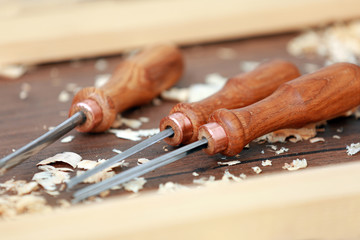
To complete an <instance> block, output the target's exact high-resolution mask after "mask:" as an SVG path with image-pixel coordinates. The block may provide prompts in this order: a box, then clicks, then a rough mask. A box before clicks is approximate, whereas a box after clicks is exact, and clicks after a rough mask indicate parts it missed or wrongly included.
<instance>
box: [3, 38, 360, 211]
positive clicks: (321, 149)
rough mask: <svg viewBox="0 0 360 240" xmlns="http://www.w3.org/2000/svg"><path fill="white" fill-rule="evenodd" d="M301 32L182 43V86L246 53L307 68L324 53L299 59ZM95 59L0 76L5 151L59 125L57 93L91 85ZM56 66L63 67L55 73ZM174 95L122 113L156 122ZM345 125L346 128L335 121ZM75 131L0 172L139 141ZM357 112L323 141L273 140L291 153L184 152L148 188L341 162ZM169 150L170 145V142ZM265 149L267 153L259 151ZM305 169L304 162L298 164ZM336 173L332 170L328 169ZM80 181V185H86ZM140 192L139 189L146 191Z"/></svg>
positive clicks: (232, 68) (21, 173) (355, 134)
mask: <svg viewBox="0 0 360 240" xmlns="http://www.w3.org/2000/svg"><path fill="white" fill-rule="evenodd" d="M294 36H295V34H286V35H278V36H270V37H264V38H253V39H245V40H241V41H234V42H225V43H218V44H210V45H204V46H194V47H189V48H185V49H183V53H184V56H185V63H186V69H185V74H184V76H183V78H182V79H181V81H180V82H179V83H178V86H180V87H186V86H189V85H190V84H191V83H195V82H203V80H204V77H205V75H206V74H209V73H214V72H217V73H220V74H222V75H224V76H226V77H231V76H234V75H235V74H238V73H240V68H239V65H240V62H241V61H245V60H251V61H261V60H263V59H273V58H284V59H287V60H290V61H293V62H294V63H295V64H296V65H297V66H298V67H299V68H300V69H301V71H302V72H304V66H305V65H304V64H305V63H318V64H322V63H323V60H321V59H306V58H302V59H296V58H294V57H291V56H289V55H288V54H287V52H286V44H287V42H288V41H289V40H290V39H291V38H292V37H294ZM223 47H228V48H232V49H234V50H235V51H236V53H237V56H236V57H235V58H234V59H231V60H223V59H220V58H219V56H218V52H219V49H220V48H223ZM120 60H121V57H120V56H114V57H111V58H107V61H108V63H109V67H108V69H107V70H106V72H109V73H110V72H111V71H112V70H114V68H115V66H116V65H117V64H118V63H119V61H120ZM94 63H95V60H86V61H81V62H70V63H69V62H63V63H57V64H48V65H42V66H38V67H37V68H35V69H33V70H31V71H30V72H29V73H28V74H27V75H25V76H24V77H22V78H21V79H18V80H5V79H1V80H0V96H1V102H2V104H1V105H0V143H1V144H0V156H1V157H3V156H5V155H7V154H8V153H10V152H11V150H12V149H13V148H14V149H18V148H19V147H21V146H22V145H24V144H25V143H27V142H29V141H31V140H33V139H34V138H35V137H37V136H39V135H41V134H43V133H44V132H45V131H46V130H44V126H45V125H46V126H47V127H48V126H54V125H56V124H58V123H60V122H61V121H63V120H64V119H65V118H66V117H65V115H66V113H67V111H68V108H69V107H70V101H69V102H67V103H61V102H59V101H58V95H59V93H60V92H61V91H62V90H63V89H65V86H66V84H68V83H77V84H78V85H79V86H82V87H86V86H89V85H93V83H94V77H95V75H97V74H100V73H101V72H99V71H97V70H96V69H95V68H94ZM56 73H58V74H56ZM25 82H26V83H29V84H30V85H31V91H30V93H29V97H28V99H26V100H20V99H19V92H20V89H21V85H22V84H23V83H25ZM174 104H175V102H167V101H164V102H163V103H162V104H161V105H160V106H154V105H152V104H148V105H145V106H142V107H139V108H134V109H131V110H129V111H127V112H125V113H124V114H123V115H124V116H125V117H128V118H138V117H142V116H146V117H149V118H150V122H149V123H145V124H143V126H142V128H144V129H147V128H153V127H158V124H159V121H160V119H161V118H162V117H163V116H165V115H166V114H168V112H169V110H170V109H171V107H172V106H173V105H174ZM340 128H343V132H342V133H339V132H337V129H340ZM70 134H71V135H75V139H74V140H73V141H72V142H71V143H60V142H56V143H54V144H53V145H50V146H49V147H48V148H46V149H45V150H43V151H42V152H40V153H39V154H37V155H36V156H33V157H31V158H30V159H28V160H27V161H26V162H24V163H22V164H21V165H19V166H17V167H15V168H14V169H12V170H10V171H8V172H7V173H6V174H5V175H4V176H2V177H0V181H1V182H3V181H5V180H8V179H10V178H12V177H13V176H15V179H17V180H20V179H25V180H30V179H31V177H32V176H33V174H34V173H36V172H38V171H39V170H38V169H37V167H36V163H37V162H38V161H40V160H42V159H44V158H47V157H50V156H53V155H55V154H56V153H59V152H63V151H73V152H76V153H78V154H80V155H81V156H82V157H83V158H84V159H91V160H96V159H98V158H109V157H111V156H114V155H115V153H114V152H112V149H113V148H116V149H119V150H124V149H127V148H129V147H130V146H133V145H134V144H135V142H132V141H126V140H120V139H118V138H116V137H115V136H114V135H113V134H110V133H103V134H81V133H77V132H75V131H73V132H71V133H70ZM335 134H336V135H339V136H341V139H334V138H332V136H333V135H335ZM359 135H360V125H359V120H356V119H355V118H354V117H349V118H339V119H336V120H332V121H330V122H329V124H328V125H326V126H325V131H324V132H319V133H318V136H319V137H324V138H325V140H326V141H325V142H319V143H313V144H311V143H309V142H308V141H304V142H299V143H290V142H289V143H285V144H275V145H277V146H278V148H280V147H282V146H284V147H287V148H289V151H288V152H287V153H283V154H280V155H276V154H275V153H274V152H272V151H270V148H268V147H266V145H265V144H262V145H259V144H257V143H251V144H250V149H245V150H243V151H242V152H241V153H240V155H239V157H234V158H228V159H231V160H234V159H238V160H241V161H242V162H241V164H237V165H234V166H230V167H229V166H218V164H217V162H218V161H226V159H224V157H223V156H221V155H215V156H211V157H209V156H207V155H206V154H204V153H202V152H198V153H195V154H193V155H191V156H188V157H186V158H185V159H182V160H179V161H177V162H175V163H173V164H170V165H168V166H166V167H163V168H161V169H158V170H156V171H153V172H151V173H149V174H147V175H146V176H145V177H146V179H147V181H148V182H147V183H146V184H145V190H151V189H157V188H158V185H159V184H160V183H165V182H167V181H173V182H177V183H181V184H191V183H192V181H193V179H194V178H196V177H194V176H193V175H192V172H194V171H195V172H197V173H199V174H200V177H203V176H210V175H214V176H216V178H217V179H219V178H221V176H222V175H223V173H224V170H225V169H229V171H230V172H231V173H233V174H235V175H239V174H240V173H245V174H246V175H247V176H248V178H256V177H258V176H257V175H256V174H255V173H254V172H253V170H252V169H251V167H254V166H260V167H261V169H262V170H263V172H262V173H261V175H266V174H269V173H272V172H284V171H286V170H283V169H282V166H283V165H284V163H290V162H291V161H292V160H293V159H296V158H306V159H307V161H308V168H312V167H315V166H323V165H330V164H337V163H341V162H353V161H359V160H360V154H357V155H354V156H348V155H347V154H346V149H345V147H346V145H350V144H351V143H356V142H360V137H359ZM163 146H167V145H166V144H165V143H163V142H161V143H157V144H155V145H154V146H152V147H151V148H149V149H147V150H144V151H142V152H141V153H139V154H137V155H136V156H134V157H131V158H130V159H128V160H127V161H128V162H130V166H129V167H133V166H135V165H136V161H137V158H140V157H146V158H149V159H152V158H154V157H156V156H159V155H161V154H163V153H164V150H163ZM167 148H168V149H169V150H171V149H173V148H172V147H169V146H167ZM262 150H264V154H262V153H261V151H262ZM265 159H270V160H272V161H273V166H268V167H262V166H261V161H262V160H265ZM300 171H306V170H300ZM329 177H331V176H329ZM80 187H81V186H80ZM71 194H72V192H68V193H67V192H63V193H62V194H61V195H60V196H58V197H57V198H54V197H51V196H47V198H48V200H49V202H50V203H51V204H55V202H56V199H59V198H66V199H70V197H71ZM111 194H112V195H121V194H129V192H125V191H124V190H117V191H112V193H111ZM140 194H141V193H140Z"/></svg>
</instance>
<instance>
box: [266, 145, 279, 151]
mask: <svg viewBox="0 0 360 240" xmlns="http://www.w3.org/2000/svg"><path fill="white" fill-rule="evenodd" d="M266 147H269V148H271V149H272V150H274V151H276V150H277V146H275V145H266Z"/></svg>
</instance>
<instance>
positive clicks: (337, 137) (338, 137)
mask: <svg viewBox="0 0 360 240" xmlns="http://www.w3.org/2000/svg"><path fill="white" fill-rule="evenodd" d="M332 137H333V138H335V139H341V137H340V136H339V135H333V136H332Z"/></svg>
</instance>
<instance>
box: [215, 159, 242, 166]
mask: <svg viewBox="0 0 360 240" xmlns="http://www.w3.org/2000/svg"><path fill="white" fill-rule="evenodd" d="M239 163H241V161H239V160H234V161H228V162H217V164H218V165H227V166H232V165H236V164H239Z"/></svg>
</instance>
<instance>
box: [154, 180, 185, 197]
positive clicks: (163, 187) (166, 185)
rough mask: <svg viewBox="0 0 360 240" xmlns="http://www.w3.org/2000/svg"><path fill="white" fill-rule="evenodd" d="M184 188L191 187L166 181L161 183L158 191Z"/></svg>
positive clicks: (161, 192)
mask: <svg viewBox="0 0 360 240" xmlns="http://www.w3.org/2000/svg"><path fill="white" fill-rule="evenodd" d="M184 189H189V188H188V187H186V186H184V185H181V184H179V183H173V182H166V183H164V184H163V183H160V185H159V189H158V193H160V194H166V193H173V192H177V191H179V190H184Z"/></svg>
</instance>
